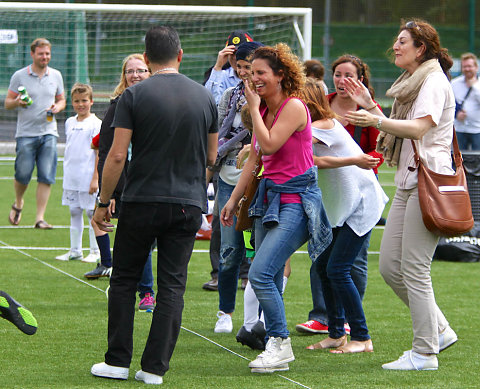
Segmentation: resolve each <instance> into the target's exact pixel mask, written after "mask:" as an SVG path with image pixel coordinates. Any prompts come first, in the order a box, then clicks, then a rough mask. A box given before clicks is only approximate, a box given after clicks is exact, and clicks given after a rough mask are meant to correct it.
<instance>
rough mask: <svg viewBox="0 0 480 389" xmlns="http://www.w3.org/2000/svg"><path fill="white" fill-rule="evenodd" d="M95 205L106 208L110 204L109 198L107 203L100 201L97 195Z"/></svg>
mask: <svg viewBox="0 0 480 389" xmlns="http://www.w3.org/2000/svg"><path fill="white" fill-rule="evenodd" d="M96 206H97V208H108V207H109V206H110V200H108V203H102V202H101V201H100V197H97V201H96Z"/></svg>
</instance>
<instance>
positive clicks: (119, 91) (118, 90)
mask: <svg viewBox="0 0 480 389" xmlns="http://www.w3.org/2000/svg"><path fill="white" fill-rule="evenodd" d="M131 59H139V60H140V61H142V62H143V63H145V59H144V58H143V55H142V54H139V53H135V54H130V55H129V56H128V57H126V58H125V59H124V60H123V63H122V75H121V76H120V82H119V83H118V85H117V86H116V88H115V90H114V91H113V96H112V99H115V98H117V97H118V96H120V95H121V94H122V93H123V92H125V89H127V88H128V83H127V77H126V75H125V69H126V68H127V63H128V61H130V60H131Z"/></svg>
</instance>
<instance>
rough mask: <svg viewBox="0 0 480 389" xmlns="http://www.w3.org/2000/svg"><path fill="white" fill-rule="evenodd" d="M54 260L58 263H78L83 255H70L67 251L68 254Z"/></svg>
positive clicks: (58, 256)
mask: <svg viewBox="0 0 480 389" xmlns="http://www.w3.org/2000/svg"><path fill="white" fill-rule="evenodd" d="M55 259H58V260H59V261H78V260H81V259H83V255H82V253H72V252H71V251H69V252H68V253H65V254H62V255H57V256H56V257H55Z"/></svg>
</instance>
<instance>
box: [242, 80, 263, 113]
mask: <svg viewBox="0 0 480 389" xmlns="http://www.w3.org/2000/svg"><path fill="white" fill-rule="evenodd" d="M252 86H253V84H251V83H250V82H246V83H245V99H246V100H247V103H248V106H249V107H250V112H252V110H253V109H259V107H260V101H261V99H260V96H259V95H258V94H257V92H256V91H255V90H253V89H252Z"/></svg>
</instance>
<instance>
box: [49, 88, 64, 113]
mask: <svg viewBox="0 0 480 389" xmlns="http://www.w3.org/2000/svg"><path fill="white" fill-rule="evenodd" d="M66 105H67V102H66V100H65V95H64V94H63V93H62V94H61V95H58V96H55V104H52V106H51V107H50V109H51V110H52V112H53V113H54V114H57V113H59V112H61V111H63V110H64V109H65V107H66Z"/></svg>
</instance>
